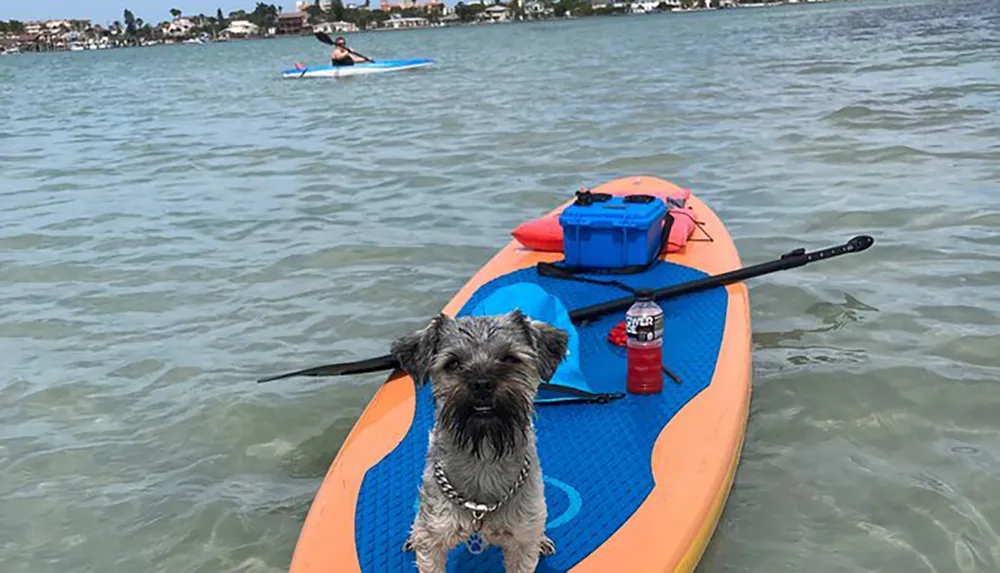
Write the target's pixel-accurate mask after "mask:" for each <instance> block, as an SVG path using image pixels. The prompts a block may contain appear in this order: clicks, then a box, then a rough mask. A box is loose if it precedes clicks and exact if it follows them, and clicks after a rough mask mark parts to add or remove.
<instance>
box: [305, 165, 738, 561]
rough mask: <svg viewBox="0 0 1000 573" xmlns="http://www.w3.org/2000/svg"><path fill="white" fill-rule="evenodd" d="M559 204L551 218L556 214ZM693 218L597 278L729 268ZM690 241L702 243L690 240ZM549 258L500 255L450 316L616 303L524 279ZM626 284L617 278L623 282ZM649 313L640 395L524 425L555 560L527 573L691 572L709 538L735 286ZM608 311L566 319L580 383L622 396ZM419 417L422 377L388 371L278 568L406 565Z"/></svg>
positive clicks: (621, 183)
mask: <svg viewBox="0 0 1000 573" xmlns="http://www.w3.org/2000/svg"><path fill="white" fill-rule="evenodd" d="M592 191H593V192H594V193H612V194H634V193H656V194H662V193H664V192H667V193H668V194H670V193H672V192H674V191H676V192H680V191H681V189H680V188H679V187H676V186H675V185H673V184H672V183H669V182H667V181H664V180H662V179H658V178H654V177H644V176H643V177H625V178H622V179H617V180H614V181H610V182H608V183H605V184H603V185H600V186H598V187H596V188H594V189H592ZM568 204H569V202H567V204H565V205H562V206H560V207H559V208H558V209H557V210H556V211H554V212H558V211H560V210H561V209H563V208H565V207H566V206H567V205H568ZM686 206H687V207H688V208H690V209H691V210H692V212H693V214H694V215H695V216H696V218H697V219H698V220H699V221H700V222H701V223H702V225H701V227H702V229H703V230H704V234H703V235H702V233H701V231H696V233H695V236H694V237H692V240H690V241H689V242H688V243H687V245H686V247H685V248H684V249H683V250H681V251H680V252H677V253H671V254H668V255H665V256H664V257H663V260H664V262H663V263H660V264H658V265H656V266H655V267H653V269H651V270H649V271H646V272H644V273H642V274H641V276H635V277H633V276H631V275H625V276H622V275H616V276H614V277H612V278H614V279H616V280H621V281H623V282H626V283H629V284H631V286H641V287H656V288H661V287H666V286H670V285H672V284H678V283H682V282H687V281H689V280H695V279H698V278H703V277H705V276H706V275H714V274H719V273H723V272H727V271H731V270H734V269H737V268H739V267H740V259H739V255H738V254H737V251H736V247H735V245H734V244H733V241H732V239H731V237H730V236H729V233H728V232H727V231H726V228H725V226H724V225H723V224H722V222H721V221H720V220H719V218H718V217H717V216H716V215H715V213H714V212H713V211H712V210H711V209H710V208H709V207H708V206H706V205H705V204H704V203H703V202H701V201H700V200H699V199H698V198H697V197H695V196H691V197H690V198H689V199H688V201H687V205H686ZM699 236H706V237H711V240H704V241H702V240H697V238H698V237H699ZM561 259H562V254H561V253H541V252H535V251H531V250H528V249H526V248H524V247H522V246H521V245H520V244H518V243H517V242H515V241H511V242H510V243H509V244H507V245H506V246H505V247H504V248H503V249H501V250H500V251H499V252H498V253H497V254H496V255H495V256H494V257H493V259H492V260H490V261H489V262H488V263H487V264H486V265H485V266H483V267H482V268H481V269H480V270H479V272H477V273H476V274H475V276H473V277H472V278H471V279H470V280H469V282H468V283H467V284H466V285H465V286H464V287H463V288H462V289H461V290H460V291H459V292H458V294H456V295H455V296H454V298H452V299H451V301H450V302H449V303H448V305H447V306H446V307H445V308H444V312H445V313H447V314H450V315H452V316H455V315H460V314H462V313H463V312H466V311H468V310H469V308H471V306H472V304H473V303H474V302H475V301H477V300H482V298H483V297H484V296H487V295H488V294H489V293H490V292H492V291H493V290H495V289H496V288H499V287H501V286H503V285H509V284H514V283H518V282H531V283H535V284H538V285H540V286H542V288H544V289H545V290H546V291H548V292H549V293H550V294H553V295H555V296H557V297H559V299H560V300H561V301H562V302H563V303H564V306H565V307H566V308H567V309H569V310H574V309H577V308H581V307H585V306H588V305H591V304H595V303H598V302H603V301H606V300H614V299H619V298H622V297H623V296H627V293H623V292H622V291H621V290H616V289H615V288H614V287H609V286H604V285H590V284H586V283H580V282H576V281H565V280H559V279H553V278H549V277H539V276H538V274H537V272H536V270H535V268H534V267H535V265H536V264H537V263H539V262H542V261H546V262H554V261H558V260H561ZM629 281H632V282H631V283H630V282H629ZM658 302H659V304H660V306H661V307H663V309H664V313H665V322H664V350H663V361H664V365H665V366H667V367H668V368H669V369H670V370H671V371H672V372H674V373H676V374H677V376H678V378H679V379H680V383H675V382H674V381H672V380H671V379H669V378H665V381H664V391H663V392H662V393H661V394H658V395H653V396H636V395H627V396H626V397H624V398H622V399H619V400H613V401H611V402H608V403H604V404H592V403H585V404H581V403H575V404H555V405H543V406H539V407H538V408H537V419H536V424H535V427H536V432H537V434H538V450H539V457H540V461H541V467H542V472H543V479H544V482H545V497H546V503H547V505H548V509H549V510H548V523H547V527H546V533H547V534H548V535H549V537H551V538H552V539H553V540H554V541H555V543H556V547H557V553H556V554H555V555H553V556H550V557H543V558H542V559H541V561H540V562H539V565H538V569H537V570H538V571H608V572H618V571H628V572H630V573H638V572H643V571H693V570H694V568H695V566H696V565H697V563H698V562H699V560H700V559H701V556H702V554H703V552H704V550H705V547H706V545H707V544H708V542H709V539H710V538H711V536H712V534H713V532H714V530H715V527H716V524H717V523H718V520H719V516H720V514H721V513H722V508H723V506H724V504H725V501H726V498H727V496H728V493H729V490H730V486H731V484H732V482H733V477H734V474H735V472H736V467H737V464H738V460H739V456H740V451H741V448H742V444H743V438H744V431H745V427H746V422H747V416H748V406H749V400H750V387H751V372H752V369H751V331H750V308H749V298H748V294H747V288H746V286H745V285H744V284H743V283H737V284H732V285H729V286H726V287H716V288H714V289H709V290H706V291H701V292H697V293H692V294H689V295H685V296H682V297H679V298H676V299H670V300H663V301H658ZM623 318H624V312H622V313H617V314H615V315H614V316H607V317H604V318H601V319H595V320H593V321H589V322H587V323H586V324H583V325H577V328H578V335H579V339H580V350H581V352H580V354H581V356H580V364H581V369H582V371H583V374H584V375H585V376H586V377H587V379H588V381H589V382H591V383H592V385H593V386H594V389H595V390H598V391H601V392H623V391H624V390H625V376H626V370H625V351H624V349H622V348H619V347H616V346H614V345H613V344H610V343H609V342H608V341H607V335H608V333H609V331H610V330H611V329H612V328H613V327H614V326H615V325H616V324H618V323H619V322H620V321H621V320H623ZM432 423H433V402H432V399H431V397H430V396H429V385H428V386H425V387H424V388H422V389H420V390H417V389H416V387H415V385H414V383H413V380H411V379H410V378H409V377H408V376H407V375H405V374H404V373H402V372H400V371H396V372H393V373H392V374H391V375H390V377H389V379H388V381H387V382H386V384H385V385H383V386H382V387H381V388H380V389H379V391H378V393H377V394H376V395H375V397H374V398H373V399H372V401H371V403H370V404H369V405H368V407H367V408H366V409H365V411H364V413H363V414H362V415H361V417H360V419H359V420H358V421H357V423H356V425H355V426H354V429H353V430H352V431H351V433H350V435H349V436H348V438H347V440H346V441H345V442H344V444H343V446H342V447H341V449H340V452H339V453H338V454H337V457H336V459H335V460H334V461H333V464H332V465H331V466H330V469H329V471H328V472H327V475H326V477H325V478H324V479H323V482H322V484H321V485H320V488H319V491H318V492H317V494H316V497H315V500H314V501H313V504H312V506H311V508H310V510H309V514H308V516H307V517H306V520H305V524H304V525H303V527H302V532H301V535H300V537H299V540H298V543H297V545H296V547H295V552H294V555H293V557H292V563H291V571H292V573H348V572H353V571H366V572H376V571H377V572H383V571H414V570H415V566H414V560H413V554H412V553H407V552H404V551H403V550H402V546H403V542H404V540H405V539H406V536H407V534H408V533H409V527H410V524H411V522H412V520H413V517H414V515H415V514H416V507H417V506H416V495H417V489H418V487H419V484H420V480H419V478H420V473H421V472H422V470H423V464H424V455H425V454H426V449H427V438H428V430H429V429H430V427H431V424H432ZM448 570H449V571H503V566H502V558H501V556H500V553H499V550H498V549H496V548H493V547H481V546H478V545H476V544H475V543H474V542H472V541H470V542H467V543H463V544H460V545H459V546H458V547H457V548H456V549H455V550H454V551H453V552H452V553H451V554H450V556H449V567H448Z"/></svg>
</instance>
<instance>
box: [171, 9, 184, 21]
mask: <svg viewBox="0 0 1000 573" xmlns="http://www.w3.org/2000/svg"><path fill="white" fill-rule="evenodd" d="M170 15H171V16H173V17H174V20H176V19H178V18H180V17H181V11H180V10H178V9H177V8H171V9H170Z"/></svg>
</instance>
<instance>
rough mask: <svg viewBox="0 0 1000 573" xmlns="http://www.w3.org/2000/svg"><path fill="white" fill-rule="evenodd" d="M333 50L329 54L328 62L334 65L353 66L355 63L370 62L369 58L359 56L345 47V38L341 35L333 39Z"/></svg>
mask: <svg viewBox="0 0 1000 573" xmlns="http://www.w3.org/2000/svg"><path fill="white" fill-rule="evenodd" d="M333 45H334V48H333V52H332V53H331V54H330V63H332V64H333V65H335V66H353V65H354V64H355V63H361V62H370V61H371V60H370V59H368V58H366V57H364V56H359V55H358V54H356V53H354V52H353V51H352V50H350V49H349V48H348V47H347V40H345V39H344V37H343V36H337V39H336V40H334V41H333Z"/></svg>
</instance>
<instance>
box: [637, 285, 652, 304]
mask: <svg viewBox="0 0 1000 573" xmlns="http://www.w3.org/2000/svg"><path fill="white" fill-rule="evenodd" d="M635 300H636V301H638V302H653V291H652V290H651V289H645V288H644V289H635Z"/></svg>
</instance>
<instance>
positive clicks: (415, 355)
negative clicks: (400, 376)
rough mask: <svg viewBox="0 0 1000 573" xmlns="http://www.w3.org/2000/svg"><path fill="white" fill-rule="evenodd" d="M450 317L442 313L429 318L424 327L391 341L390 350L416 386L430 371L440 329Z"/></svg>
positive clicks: (424, 380) (439, 337) (422, 381)
mask: <svg viewBox="0 0 1000 573" xmlns="http://www.w3.org/2000/svg"><path fill="white" fill-rule="evenodd" d="M451 320H452V318H451V317H450V316H448V315H446V314H444V313H441V314H439V315H438V316H435V317H434V318H432V319H431V323H430V324H429V325H427V326H426V327H424V328H422V329H420V330H418V331H416V332H414V333H411V334H407V335H405V336H401V337H400V338H398V339H396V340H395V341H394V342H393V343H392V349H391V350H390V352H391V353H392V355H393V357H394V358H395V359H396V360H397V361H399V367H400V368H402V369H403V370H404V371H406V373H407V374H409V375H410V377H411V378H413V381H414V382H416V383H417V386H418V387H419V386H423V384H424V382H426V381H427V376H428V375H429V374H430V371H431V363H432V362H433V360H434V355H435V354H437V347H438V343H439V342H440V340H441V331H442V329H443V328H444V327H445V325H446V324H447V323H448V322H450V321H451Z"/></svg>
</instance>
